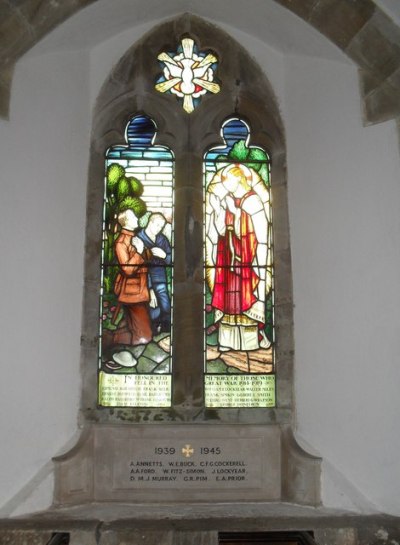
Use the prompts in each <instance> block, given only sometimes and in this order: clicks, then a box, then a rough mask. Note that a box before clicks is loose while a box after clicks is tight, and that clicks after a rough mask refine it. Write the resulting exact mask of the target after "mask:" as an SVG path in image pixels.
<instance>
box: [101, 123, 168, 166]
mask: <svg viewBox="0 0 400 545" xmlns="http://www.w3.org/2000/svg"><path fill="white" fill-rule="evenodd" d="M156 133H157V127H156V124H155V123H154V121H153V120H152V119H151V118H150V117H148V116H147V115H137V116H135V117H133V118H132V119H131V120H130V121H129V123H128V126H127V128H126V133H125V138H126V142H127V145H126V146H122V145H121V144H118V145H115V146H112V147H111V148H110V149H109V150H108V151H107V154H106V158H107V159H152V160H157V161H160V160H161V161H162V160H164V161H165V160H168V161H171V160H173V154H172V152H171V151H170V150H169V149H168V148H166V147H165V146H154V145H153V142H154V139H155V136H156Z"/></svg>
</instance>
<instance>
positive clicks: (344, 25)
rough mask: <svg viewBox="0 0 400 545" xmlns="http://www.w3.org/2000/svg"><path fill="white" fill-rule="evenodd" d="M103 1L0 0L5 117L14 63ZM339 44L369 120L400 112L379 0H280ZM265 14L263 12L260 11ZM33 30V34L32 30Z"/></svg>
mask: <svg viewBox="0 0 400 545" xmlns="http://www.w3.org/2000/svg"><path fill="white" fill-rule="evenodd" d="M96 2H97V0H80V1H79V2H77V1H76V0H64V1H63V2H61V3H59V4H57V3H54V2H52V1H51V0H44V1H43V2H41V4H40V6H34V7H33V2H32V1H31V0H25V1H23V2H21V3H20V4H21V5H19V4H18V5H11V4H10V3H8V2H6V1H5V0H1V1H0V6H1V9H2V17H3V24H2V25H1V30H2V35H3V39H2V46H1V47H0V65H1V69H0V117H4V118H6V117H7V116H8V114H9V102H10V90H11V85H12V78H13V72H14V65H15V63H16V62H17V60H18V59H19V58H20V56H21V55H23V54H24V53H26V52H27V51H28V50H29V49H30V48H32V47H33V46H34V45H35V44H36V43H37V42H38V41H39V40H40V39H42V38H43V37H44V36H46V34H47V33H49V32H50V31H51V30H53V29H54V28H55V27H56V26H58V25H59V24H61V23H62V22H64V21H65V20H67V19H68V18H69V17H71V16H73V15H74V14H76V13H77V12H78V11H79V10H81V9H83V8H85V7H87V6H89V9H90V5H91V4H96ZM274 2H276V3H278V4H280V5H282V6H283V7H284V8H286V9H287V10H288V11H291V12H292V13H294V14H295V15H297V16H298V17H300V18H301V19H303V20H304V21H306V22H307V23H308V24H310V25H312V26H313V27H314V28H315V29H317V30H318V31H319V32H321V34H323V35H324V36H325V37H326V38H327V39H328V40H330V41H332V42H333V43H334V44H335V45H336V46H337V47H339V48H340V49H341V50H342V51H343V52H344V53H345V54H346V55H348V57H349V58H351V59H352V60H353V61H354V62H355V64H356V65H357V66H358V67H359V68H360V81H361V99H362V102H363V109H364V116H365V122H366V123H379V122H381V121H385V120H387V119H393V118H398V117H399V116H400V102H399V100H398V95H399V90H400V83H399V78H398V73H399V69H400V60H399V59H400V55H399V49H400V29H399V27H398V25H396V24H395V23H394V22H393V21H392V20H391V19H390V18H389V17H388V16H387V15H386V14H385V13H384V12H383V11H382V10H381V9H380V8H379V7H378V6H377V5H376V4H375V2H373V0H363V1H362V2H354V1H353V0H341V1H340V2H332V1H331V0H322V1H320V0H310V1H308V2H304V0H274ZM260 16H261V15H260ZM27 28H28V29H29V32H27Z"/></svg>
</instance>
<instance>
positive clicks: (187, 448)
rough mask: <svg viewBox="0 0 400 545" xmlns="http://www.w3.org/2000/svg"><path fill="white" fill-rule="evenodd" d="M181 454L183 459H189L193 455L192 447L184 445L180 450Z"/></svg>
mask: <svg viewBox="0 0 400 545" xmlns="http://www.w3.org/2000/svg"><path fill="white" fill-rule="evenodd" d="M182 454H183V455H184V456H185V458H190V457H191V456H192V454H194V449H193V448H192V445H185V448H183V449H182Z"/></svg>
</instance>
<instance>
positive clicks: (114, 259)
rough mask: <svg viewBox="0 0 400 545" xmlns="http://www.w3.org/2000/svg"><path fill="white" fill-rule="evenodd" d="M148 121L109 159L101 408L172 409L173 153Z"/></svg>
mask: <svg viewBox="0 0 400 545" xmlns="http://www.w3.org/2000/svg"><path fill="white" fill-rule="evenodd" d="M155 134H156V127H155V124H154V122H153V121H152V120H151V119H150V118H149V117H147V116H144V115H139V116H136V117H134V118H133V119H131V121H130V122H129V124H128V126H127V130H126V142H127V144H123V145H115V146H112V147H111V148H110V149H109V150H108V151H107V153H106V165H105V168H106V175H105V192H104V208H103V210H104V213H103V250H102V287H101V312H100V337H101V342H100V353H99V371H98V373H99V405H101V406H108V407H169V406H170V405H171V372H172V370H171V334H172V329H171V321H172V320H171V319H172V276H173V275H172V253H173V228H172V225H173V223H172V222H173V179H174V178H173V177H174V161H173V155H172V152H171V151H170V150H169V149H168V148H166V147H164V146H159V145H154V143H153V142H154V139H155Z"/></svg>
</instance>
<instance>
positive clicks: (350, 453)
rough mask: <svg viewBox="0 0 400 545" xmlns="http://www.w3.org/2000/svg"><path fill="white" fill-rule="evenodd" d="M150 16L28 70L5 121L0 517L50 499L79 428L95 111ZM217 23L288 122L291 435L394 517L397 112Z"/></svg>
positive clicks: (327, 71) (337, 477) (331, 67)
mask: <svg viewBox="0 0 400 545" xmlns="http://www.w3.org/2000/svg"><path fill="white" fill-rule="evenodd" d="M150 26H151V24H148V23H146V24H143V26H140V27H136V28H131V29H130V30H128V31H124V32H122V33H119V34H117V35H115V36H114V37H112V38H110V39H108V40H107V41H104V42H103V43H100V44H99V45H97V46H95V47H92V48H89V49H87V50H86V51H75V52H73V51H68V50H66V49H65V48H64V49H63V50H62V51H59V52H58V53H57V52H54V53H46V54H42V55H37V56H31V57H28V58H26V59H24V60H23V61H21V62H20V63H19V65H18V66H17V72H16V75H15V79H14V85H13V100H12V108H11V119H10V121H9V122H5V121H2V122H0V139H1V148H0V163H1V166H2V168H1V179H2V196H3V199H2V200H1V202H0V211H1V215H0V217H1V225H2V229H1V230H0V240H1V246H2V250H3V251H2V255H6V256H7V259H8V264H7V266H6V267H4V272H3V275H2V277H3V281H4V286H5V288H4V289H3V295H2V303H3V305H2V306H3V309H4V312H3V313H2V317H1V331H2V381H1V386H0V388H1V390H2V392H1V398H0V399H1V409H2V410H1V414H0V423H1V424H0V425H1V429H2V430H5V433H6V435H7V437H8V440H7V442H6V443H5V445H4V446H3V448H2V449H1V451H0V505H3V509H2V511H0V515H1V514H3V515H4V514H8V513H10V512H21V509H22V508H23V506H22V507H21V505H22V504H23V498H24V496H28V495H29V492H30V491H31V489H35V488H36V489H37V500H35V502H34V503H32V501H31V502H30V503H27V504H26V505H29V506H30V507H27V509H28V508H31V506H32V505H36V506H37V507H43V506H44V505H45V504H46V501H47V502H48V501H49V498H50V496H51V479H49V478H46V475H48V473H49V471H50V466H49V465H48V461H49V460H50V458H51V457H52V456H54V455H55V454H56V453H57V452H58V451H59V450H60V449H61V448H62V447H63V446H64V444H65V443H66V442H68V441H69V440H71V438H72V437H73V436H74V434H75V432H76V429H77V425H76V418H77V411H78V400H79V395H80V383H79V363H78V362H79V336H80V319H81V296H82V283H83V266H82V264H83V240H84V222H85V188H86V182H87V164H88V152H89V141H90V138H89V134H90V128H91V114H90V112H91V107H92V105H93V102H94V100H95V97H96V96H97V94H98V92H99V90H100V87H101V84H102V82H103V80H104V78H105V77H106V75H107V74H108V73H109V71H110V70H111V68H112V66H113V65H114V64H115V63H116V62H117V61H118V59H119V57H120V56H121V55H122V54H123V53H124V52H125V50H126V49H127V48H128V47H129V46H130V45H131V44H132V43H133V42H134V41H136V40H137V39H139V38H140V37H141V35H142V34H143V33H144V32H145V31H146V30H147V29H148V28H150ZM223 27H224V28H225V29H226V30H227V31H228V32H230V33H231V34H232V36H233V37H234V38H236V39H237V40H238V41H239V42H240V43H242V44H243V45H244V46H245V47H246V48H247V49H248V51H249V53H250V54H251V55H252V56H254V57H255V58H256V59H257V60H258V61H259V63H260V66H261V67H262V68H263V69H264V70H265V72H266V74H267V77H268V78H269V80H270V82H271V83H272V85H273V87H274V89H275V92H276V94H277V99H278V103H279V105H280V108H281V111H282V114H283V119H284V122H285V126H286V134H287V145H288V175H289V205H290V224H291V243H292V254H293V278H294V297H295V304H296V308H295V337H296V382H295V387H296V402H297V433H298V437H299V439H300V440H301V441H302V442H304V443H305V444H309V445H311V446H312V448H313V449H315V450H316V451H317V452H318V453H320V454H321V455H322V456H323V457H324V459H325V464H324V475H323V499H324V503H325V504H326V505H328V506H329V505H331V506H336V507H346V508H347V507H349V508H353V509H357V510H361V511H367V510H372V509H374V508H376V509H380V510H384V511H387V512H391V513H395V514H400V503H399V499H398V491H397V490H396V482H397V481H396V479H395V478H394V476H395V475H396V474H399V473H400V472H399V470H400V467H399V465H400V462H399V461H398V456H397V452H398V451H399V447H400V444H399V443H400V438H399V437H398V434H396V429H397V426H396V425H395V424H396V420H395V418H396V416H397V414H398V412H399V401H398V396H397V393H396V385H397V384H398V381H399V368H398V365H397V361H396V360H397V338H398V331H399V325H400V311H399V309H400V290H398V287H397V282H396V281H397V278H398V271H399V269H400V254H399V248H400V244H399V242H400V240H399V238H400V225H399V224H400V220H399V219H398V216H399V215H398V208H399V201H400V184H399V183H398V179H399V170H400V161H399V154H398V148H397V145H398V144H397V139H396V132H395V126H394V123H386V124H382V125H378V126H374V127H368V128H364V127H363V126H362V122H361V112H360V100H359V94H358V80H357V73H356V71H355V70H354V68H353V67H351V66H349V65H346V64H345V63H341V62H334V61H329V60H323V59H317V58H309V57H304V56H303V57H302V56H291V55H289V54H288V53H285V52H283V51H279V50H277V49H276V48H275V47H270V46H268V45H267V44H265V43H264V42H263V41H261V40H260V39H259V38H254V37H252V36H251V33H250V32H249V31H247V32H243V31H241V30H238V29H237V28H233V27H232V25H225V24H224V25H223ZM246 30H248V29H246ZM45 159H46V160H45ZM10 180H11V182H10ZM35 475H36V477H35ZM31 479H33V481H31V482H30V480H31ZM43 479H47V480H46V482H47V485H46V486H44V487H43V486H42V487H41V488H40V486H38V484H39V483H40V481H41V480H43ZM21 490H22V492H20V491H21ZM18 492H20V493H19V494H18ZM18 505H19V506H20V507H19V511H18V510H15V508H16V507H17V506H18Z"/></svg>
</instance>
